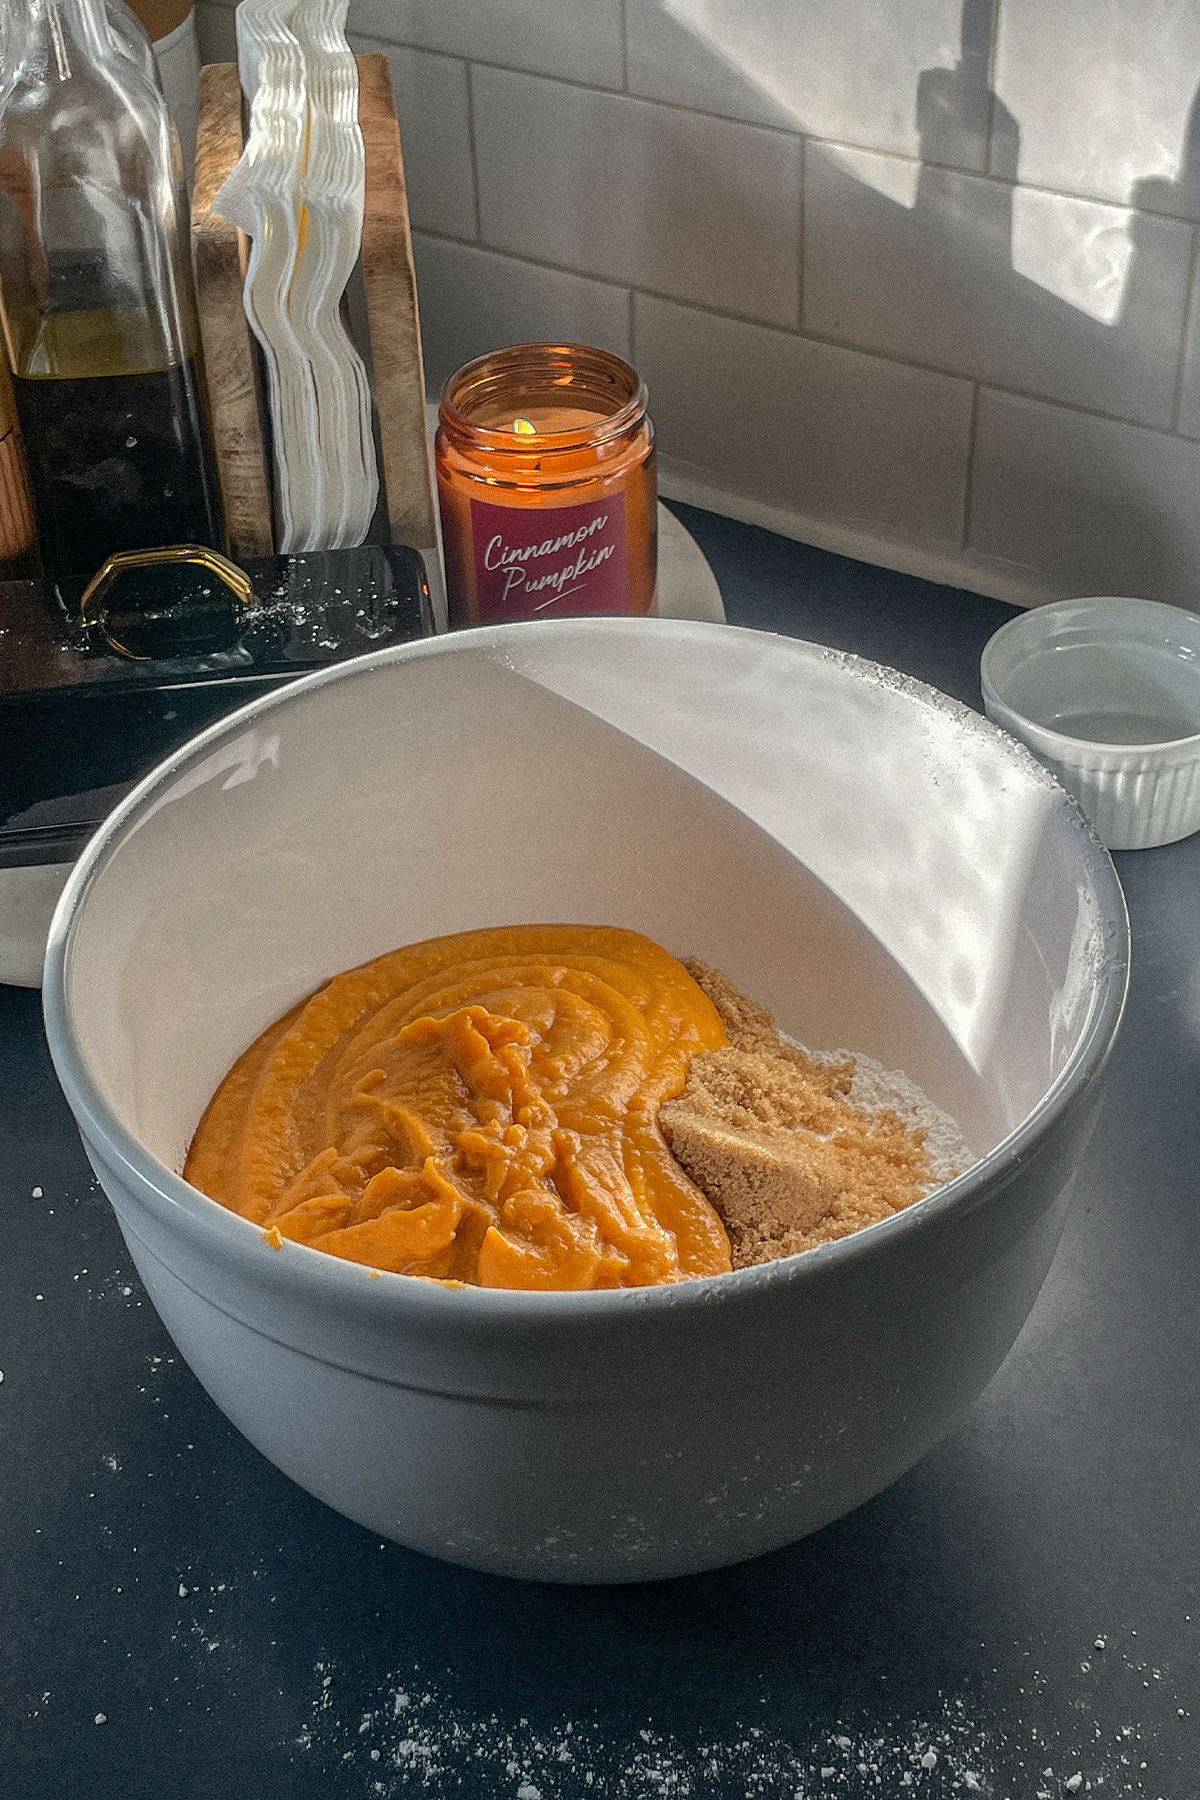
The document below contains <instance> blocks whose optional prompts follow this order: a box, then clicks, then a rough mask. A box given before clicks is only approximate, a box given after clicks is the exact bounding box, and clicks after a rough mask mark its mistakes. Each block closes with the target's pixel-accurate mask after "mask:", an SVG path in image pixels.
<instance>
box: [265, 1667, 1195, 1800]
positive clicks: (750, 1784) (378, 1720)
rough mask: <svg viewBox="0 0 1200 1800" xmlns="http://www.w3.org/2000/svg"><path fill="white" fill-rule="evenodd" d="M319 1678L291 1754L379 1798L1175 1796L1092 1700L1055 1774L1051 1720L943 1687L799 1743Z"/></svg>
mask: <svg viewBox="0 0 1200 1800" xmlns="http://www.w3.org/2000/svg"><path fill="white" fill-rule="evenodd" d="M1131 1667H1132V1665H1131ZM313 1685H314V1689H315V1692H314V1693H313V1697H312V1699H311V1701H310V1705H309V1714H308V1718H307V1720H306V1721H305V1722H304V1723H302V1724H301V1725H300V1728H299V1730H298V1732H297V1734H296V1736H295V1737H294V1738H293V1739H292V1744H293V1748H294V1750H296V1751H299V1752H300V1753H302V1754H303V1755H304V1756H305V1758H306V1760H308V1759H311V1760H314V1761H316V1762H317V1763H319V1764H320V1766H321V1767H322V1768H325V1767H330V1768H332V1767H333V1766H335V1765H336V1766H339V1767H353V1768H357V1769H359V1770H361V1772H362V1774H363V1776H364V1777H365V1778H366V1784H365V1788H364V1791H365V1793H366V1794H368V1795H369V1796H371V1800H403V1796H404V1795H406V1794H409V1793H412V1792H414V1791H418V1790H419V1791H424V1792H426V1793H429V1794H431V1795H439V1794H447V1795H449V1794H454V1793H459V1792H461V1791H462V1790H463V1789H464V1787H466V1789H467V1790H468V1791H470V1792H485V1793H487V1794H489V1795H492V1794H494V1795H496V1796H499V1797H501V1800H504V1797H507V1800H580V1797H581V1796H584V1795H598V1796H603V1797H604V1800H726V1796H729V1797H731V1800H836V1797H838V1796H841V1797H842V1800H868V1797H869V1796H870V1795H878V1796H879V1797H880V1800H907V1796H909V1795H912V1796H913V1797H914V1800H941V1797H942V1796H946V1795H956V1794H964V1795H966V1794H973V1795H980V1796H983V1797H984V1800H1033V1796H1034V1795H1035V1794H1043V1795H1045V1796H1047V1800H1061V1797H1062V1796H1063V1795H1064V1794H1072V1795H1074V1794H1078V1793H1082V1794H1085V1795H1087V1794H1092V1795H1094V1797H1095V1800H1134V1797H1137V1800H1168V1796H1166V1795H1165V1794H1164V1793H1163V1790H1162V1789H1160V1788H1159V1787H1158V1786H1157V1785H1156V1784H1155V1780H1154V1778H1153V1777H1152V1776H1151V1775H1149V1774H1148V1773H1147V1764H1146V1761H1145V1752H1146V1750H1147V1749H1148V1748H1149V1747H1150V1739H1149V1737H1148V1736H1147V1734H1146V1732H1145V1731H1144V1730H1143V1728H1142V1727H1141V1726H1136V1725H1127V1726H1124V1727H1122V1728H1121V1729H1120V1730H1118V1731H1114V1730H1113V1727H1112V1723H1111V1718H1110V1720H1109V1722H1108V1724H1107V1725H1106V1727H1102V1726H1101V1724H1100V1721H1099V1719H1098V1718H1093V1717H1092V1716H1091V1710H1090V1708H1087V1710H1086V1711H1085V1713H1083V1714H1081V1715H1080V1716H1079V1717H1078V1719H1077V1724H1078V1727H1079V1731H1078V1741H1077V1742H1075V1743H1074V1744H1073V1745H1070V1746H1068V1745H1067V1744H1065V1743H1063V1742H1061V1741H1058V1742H1055V1743H1054V1749H1055V1750H1056V1751H1057V1752H1058V1753H1059V1755H1058V1756H1057V1757H1056V1760H1057V1762H1058V1770H1059V1772H1058V1773H1057V1774H1055V1773H1054V1770H1053V1769H1052V1768H1051V1769H1048V1770H1045V1772H1044V1773H1043V1768H1044V1765H1045V1762H1046V1755H1047V1750H1048V1749H1050V1748H1051V1741H1052V1740H1055V1739H1057V1738H1058V1732H1057V1730H1047V1728H1046V1721H1045V1720H1044V1719H1041V1720H1039V1722H1037V1723H1034V1722H1032V1721H1030V1722H1028V1723H1026V1722H1025V1721H1023V1720H1016V1721H1011V1720H1010V1721H1007V1722H1006V1723H1004V1724H993V1723H986V1722H984V1721H983V1720H981V1719H979V1718H977V1717H972V1715H971V1713H970V1712H969V1711H968V1709H967V1707H966V1705H965V1703H964V1701H963V1700H962V1699H960V1698H958V1697H951V1696H948V1695H943V1696H942V1697H941V1702H940V1707H941V1710H940V1713H939V1715H938V1716H937V1717H933V1718H922V1719H906V1720H899V1719H887V1718H880V1719H876V1720H872V1721H871V1722H870V1723H869V1724H865V1725H864V1724H861V1723H860V1724H850V1723H849V1722H847V1721H841V1722H839V1726H838V1728H837V1729H836V1730H835V1731H828V1732H822V1731H816V1732H814V1733H813V1735H812V1738H811V1740H810V1741H809V1742H808V1743H807V1744H806V1745H804V1746H801V1745H800V1744H797V1743H789V1742H788V1741H787V1740H786V1739H785V1738H783V1737H781V1736H779V1735H778V1734H777V1733H776V1732H773V1731H771V1730H768V1729H765V1728H763V1727H759V1726H747V1725H744V1724H739V1725H733V1726H731V1727H729V1728H728V1730H727V1731H726V1733H725V1734H724V1735H723V1736H721V1737H714V1738H712V1739H697V1740H694V1741H689V1740H686V1739H685V1738H683V1737H682V1736H679V1735H676V1734H674V1733H671V1732H666V1731H659V1730H656V1729H654V1728H653V1726H652V1725H651V1726H642V1727H640V1728H637V1729H636V1730H634V1729H631V1730H630V1731H629V1732H628V1733H627V1734H625V1735H624V1736H621V1735H617V1734H613V1733H611V1732H606V1731H605V1729H604V1727H603V1726H602V1725H601V1724H600V1723H599V1722H598V1721H596V1720H594V1719H593V1720H586V1719H583V1720H581V1719H574V1720H572V1719H566V1720H563V1721H561V1722H558V1723H555V1724H554V1725H551V1726H541V1727H538V1726H535V1725H533V1724H532V1723H531V1722H530V1720H528V1719H526V1718H515V1717H513V1716H512V1715H508V1716H505V1715H504V1714H502V1713H500V1712H483V1713H480V1712H475V1711H472V1710H470V1709H468V1708H466V1707H464V1706H462V1705H459V1704H457V1703H456V1702H455V1701H454V1700H453V1698H451V1696H450V1694H449V1693H448V1691H446V1690H444V1689H442V1688H441V1687H439V1686H436V1685H434V1684H432V1683H430V1682H427V1681H426V1680H425V1679H424V1678H423V1677H422V1676H421V1675H420V1673H419V1671H418V1670H416V1669H414V1670H413V1671H412V1672H411V1673H407V1674H404V1675H403V1676H401V1675H400V1674H399V1673H397V1674H394V1675H391V1676H388V1677H386V1678H385V1679H384V1680H383V1681H381V1682H379V1683H378V1684H377V1685H375V1686H373V1687H372V1688H371V1689H370V1690H369V1691H368V1692H366V1693H364V1692H363V1691H362V1689H361V1688H360V1687H359V1686H358V1683H357V1681H356V1679H355V1677H354V1676H353V1675H351V1674H349V1673H347V1674H343V1673H342V1672H341V1671H340V1670H339V1667H338V1665H337V1664H336V1663H335V1662H334V1661H332V1659H325V1660H323V1661H320V1662H318V1663H317V1664H316V1665H315V1667H314V1670H313ZM1080 1705H1086V1703H1084V1702H1083V1701H1082V1697H1081V1698H1080V1700H1078V1701H1077V1702H1076V1703H1075V1707H1074V1708H1073V1711H1076V1712H1078V1709H1079V1707H1080ZM1102 1739H1103V1740H1106V1741H1102ZM1085 1747H1086V1748H1085ZM1081 1750H1083V1751H1084V1752H1085V1757H1086V1760H1085V1759H1084V1757H1081V1755H1080V1752H1081ZM1081 1761H1082V1762H1083V1767H1082V1768H1081V1766H1080V1764H1081ZM1077 1776H1078V1780H1077V1779H1076V1777H1077ZM1169 1800H1179V1797H1178V1796H1175V1795H1172V1796H1170V1797H1169Z"/></svg>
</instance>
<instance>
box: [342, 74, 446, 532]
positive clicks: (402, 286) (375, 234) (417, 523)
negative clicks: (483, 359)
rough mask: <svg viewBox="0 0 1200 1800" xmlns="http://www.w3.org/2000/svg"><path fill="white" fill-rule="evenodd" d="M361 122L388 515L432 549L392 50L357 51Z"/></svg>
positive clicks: (365, 242) (368, 284)
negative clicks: (390, 59)
mask: <svg viewBox="0 0 1200 1800" xmlns="http://www.w3.org/2000/svg"><path fill="white" fill-rule="evenodd" d="M354 60H355V62H356V63H357V64H358V122H359V125H360V126H361V128H362V134H363V143H364V145H365V147H366V153H367V180H366V195H365V199H364V207H363V233H362V272H363V287H364V289H365V291H366V299H367V320H368V323H369V325H370V331H371V360H372V363H373V365H374V370H375V403H376V406H377V407H378V409H379V437H380V447H381V449H382V451H383V480H384V486H385V487H386V489H387V503H388V521H389V524H390V526H391V533H392V542H393V543H394V544H411V545H412V546H413V547H414V548H415V549H417V550H429V549H431V548H432V547H433V545H434V544H435V543H436V542H437V530H436V527H435V524H434V518H435V514H434V502H433V486H432V482H431V480H430V474H429V443H428V439H427V437H426V435H425V366H424V362H423V360H422V357H421V324H420V315H419V313H418V309H417V277H416V271H415V269H414V268H413V253H412V233H411V231H410V230H409V222H408V193H407V190H406V188H405V185H404V161H403V157H402V156H401V152H400V127H399V125H398V124H397V121H396V103H395V100H394V98H393V96H392V72H391V69H390V67H389V65H388V59H387V57H386V56H381V55H379V54H372V55H370V56H356V57H355V59H354Z"/></svg>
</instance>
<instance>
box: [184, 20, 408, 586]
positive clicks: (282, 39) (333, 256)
mask: <svg viewBox="0 0 1200 1800" xmlns="http://www.w3.org/2000/svg"><path fill="white" fill-rule="evenodd" d="M345 10H346V9H345V3H344V0H242V3H241V5H240V6H239V7H238V9H237V39H238V68H239V71H240V74H241V79H242V86H243V90H244V91H245V93H246V97H247V100H248V102H249V105H250V131H249V134H248V136H247V140H246V148H245V150H244V152H243V154H242V157H241V159H240V161H239V162H238V164H237V167H236V168H235V169H233V170H232V171H231V173H230V175H229V176H228V178H227V179H226V181H225V182H224V183H223V184H222V186H221V188H220V190H219V192H218V194H217V196H216V198H215V200H214V201H213V210H214V212H216V213H218V214H219V215H220V216H221V217H222V218H226V219H229V220H230V221H231V222H232V223H234V224H236V225H239V226H240V227H241V229H242V230H243V231H245V232H246V233H247V235H248V236H249V237H250V239H251V242H252V248H251V254H250V260H249V265H248V268H247V271H246V282H245V288H244V292H243V300H244V305H245V308H246V317H247V319H248V320H249V322H250V326H251V329H252V330H253V332H254V335H255V337H256V338H257V339H258V342H259V343H260V344H261V346H262V350H263V357H264V361H265V364H266V369H267V404H268V410H269V414H270V422H271V437H272V447H273V451H274V469H275V501H276V524H277V539H278V548H279V549H280V550H282V551H301V550H321V549H333V548H339V547H343V546H347V545H354V544H360V543H362V541H363V539H364V538H365V536H366V534H367V531H368V529H369V526H370V522H371V518H372V515H373V513H374V510H375V503H376V500H377V498H378V493H379V477H378V471H377V468H376V463H375V446H374V441H373V438H372V435H371V406H370V391H369V388H368V385H367V375H366V370H365V368H364V367H363V363H362V359H361V358H360V357H359V356H358V353H357V351H356V350H355V349H354V346H353V345H352V344H351V342H350V340H349V338H348V337H347V336H346V332H345V330H344V327H343V326H342V322H341V317H340V313H339V307H340V303H341V298H342V294H343V292H344V290H345V286H346V282H347V281H348V279H349V276H350V272H351V270H352V269H353V267H354V263H355V261H356V259H357V256H358V251H359V245H360V242H361V238H362V212H363V181H364V172H365V161H364V155H363V143H362V133H361V131H360V129H359V125H358V72H357V68H356V65H355V63H354V58H353V56H352V55H351V53H350V49H349V45H348V44H347V42H346V37H345V29H344V27H345Z"/></svg>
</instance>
